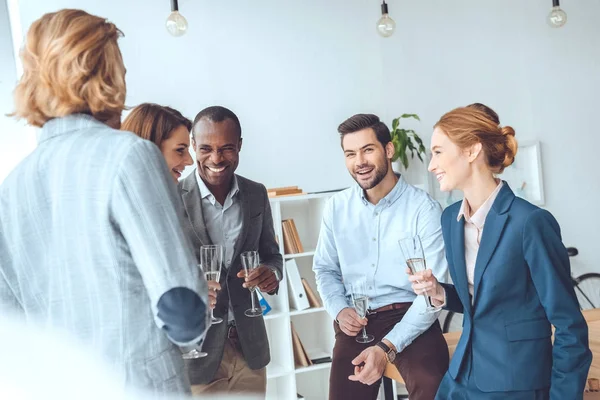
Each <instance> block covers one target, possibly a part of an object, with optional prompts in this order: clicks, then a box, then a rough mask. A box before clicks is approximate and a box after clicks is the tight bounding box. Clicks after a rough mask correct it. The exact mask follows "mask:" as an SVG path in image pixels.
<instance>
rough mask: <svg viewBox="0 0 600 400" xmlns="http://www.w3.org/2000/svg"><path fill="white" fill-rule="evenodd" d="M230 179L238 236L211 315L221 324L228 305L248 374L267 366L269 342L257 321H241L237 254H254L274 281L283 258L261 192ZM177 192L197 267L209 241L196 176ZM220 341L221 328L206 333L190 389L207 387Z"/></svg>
mask: <svg viewBox="0 0 600 400" xmlns="http://www.w3.org/2000/svg"><path fill="white" fill-rule="evenodd" d="M236 176H237V180H238V186H239V193H238V196H239V201H241V202H242V207H241V209H242V218H243V223H242V231H241V234H240V236H239V237H238V238H237V240H236V243H235V247H234V253H233V254H234V255H233V258H232V261H231V266H230V268H229V269H228V270H227V273H226V274H221V282H220V283H221V286H222V290H221V292H220V293H219V296H218V298H217V306H216V308H215V310H214V315H215V316H218V317H222V318H223V320H224V321H227V314H228V312H229V302H230V301H231V304H232V308H233V313H234V316H235V321H236V325H237V328H238V335H239V341H240V344H241V347H242V352H243V353H244V358H245V360H246V362H247V363H248V366H249V367H250V368H252V369H260V368H263V367H265V366H266V365H267V364H268V363H269V362H270V360H271V356H270V353H269V342H268V339H267V332H266V329H265V323H264V320H263V318H262V317H254V318H249V317H246V316H245V315H244V311H246V310H247V309H248V308H250V307H251V299H250V292H249V291H248V289H246V288H244V287H242V283H243V279H241V278H238V277H237V276H236V275H237V273H238V272H239V271H240V270H241V268H242V266H241V261H240V254H241V253H242V252H244V251H249V250H258V252H259V254H260V262H261V264H266V265H269V266H270V267H273V268H277V269H278V270H279V273H280V274H279V275H280V276H283V257H282V256H281V254H280V253H279V246H278V245H277V242H276V240H275V231H274V227H273V216H272V215H271V206H270V203H269V198H268V196H267V190H266V189H265V187H264V186H263V185H261V184H260V183H256V182H253V181H251V180H249V179H246V178H244V177H241V176H239V175H236ZM179 188H180V191H181V196H182V198H183V204H184V206H185V211H186V213H187V216H188V221H187V223H186V224H185V231H186V232H187V234H188V237H189V238H190V239H191V241H192V243H193V245H194V250H195V251H196V257H197V259H198V262H199V261H200V246H202V245H206V244H211V240H210V237H209V235H208V232H207V230H206V227H205V224H204V217H203V214H202V207H201V196H200V189H199V188H198V182H197V181H196V174H195V173H191V174H190V175H189V176H187V177H186V178H185V179H184V180H182V181H181V182H180V183H179ZM226 337H227V324H226V323H225V322H223V323H220V324H216V325H213V326H211V327H210V329H209V330H208V333H207V335H206V340H205V342H204V345H203V350H204V351H206V352H207V353H208V356H206V357H204V358H200V359H195V360H191V362H190V363H189V372H190V381H191V383H192V384H206V383H209V382H211V381H212V379H213V377H214V375H215V373H216V371H217V368H218V367H219V364H220V363H221V359H222V358H223V348H224V345H225V340H226Z"/></svg>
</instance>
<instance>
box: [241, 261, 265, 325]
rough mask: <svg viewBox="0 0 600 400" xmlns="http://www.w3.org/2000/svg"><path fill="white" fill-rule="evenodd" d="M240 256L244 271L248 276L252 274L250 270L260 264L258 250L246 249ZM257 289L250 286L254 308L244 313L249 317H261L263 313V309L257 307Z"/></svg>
mask: <svg viewBox="0 0 600 400" xmlns="http://www.w3.org/2000/svg"><path fill="white" fill-rule="evenodd" d="M240 257H241V258H242V267H244V272H245V274H246V276H248V275H250V272H252V271H253V270H254V269H255V268H257V267H258V266H259V264H260V262H259V257H258V252H257V251H245V252H243V253H242V254H241V256H240ZM256 289H257V288H256V286H253V287H249V288H248V290H250V299H251V300H252V308H250V309H248V310H246V311H245V312H244V314H245V315H246V316H247V317H260V316H261V315H262V309H261V308H260V307H257V305H256V300H255V298H254V297H255V292H256Z"/></svg>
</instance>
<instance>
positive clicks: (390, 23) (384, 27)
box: [377, 0, 396, 37]
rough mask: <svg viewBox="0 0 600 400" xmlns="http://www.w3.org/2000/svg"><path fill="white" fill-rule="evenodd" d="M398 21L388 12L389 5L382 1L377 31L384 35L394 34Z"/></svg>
mask: <svg viewBox="0 0 600 400" xmlns="http://www.w3.org/2000/svg"><path fill="white" fill-rule="evenodd" d="M395 29H396V22H395V21H394V20H393V19H392V18H391V17H390V16H389V14H388V5H387V3H386V2H385V0H383V2H382V3H381V18H379V21H377V33H379V35H381V36H382V37H390V36H392V35H393V34H394V30H395Z"/></svg>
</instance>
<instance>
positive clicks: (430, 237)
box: [385, 203, 448, 352]
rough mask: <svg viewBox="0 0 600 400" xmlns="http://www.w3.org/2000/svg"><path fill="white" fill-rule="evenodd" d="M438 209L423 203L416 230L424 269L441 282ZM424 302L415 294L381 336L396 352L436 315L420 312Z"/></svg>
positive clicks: (445, 266)
mask: <svg viewBox="0 0 600 400" xmlns="http://www.w3.org/2000/svg"><path fill="white" fill-rule="evenodd" d="M441 215H442V212H441V208H440V206H439V204H436V203H435V204H434V203H427V204H426V205H425V206H424V207H423V208H421V209H420V210H419V218H418V220H417V224H418V226H417V232H418V234H419V236H420V237H421V241H422V245H423V251H424V252H425V260H426V262H427V268H431V270H432V272H433V275H434V276H435V277H436V278H438V280H439V281H440V282H445V281H446V279H447V274H448V264H447V262H446V257H445V253H444V239H443V237H442V226H441ZM425 307H426V303H425V298H424V296H417V298H416V299H415V301H414V302H413V304H412V305H411V306H410V308H409V309H408V310H407V312H406V314H405V315H404V317H403V318H402V320H401V321H400V322H398V323H397V324H396V326H394V328H393V329H392V330H391V331H390V332H389V333H388V334H387V335H386V336H385V338H386V339H387V340H389V341H390V342H392V343H393V344H394V346H396V349H397V350H398V352H400V351H402V350H404V349H405V348H406V347H407V346H408V345H409V344H411V343H412V342H413V341H414V340H415V339H416V338H417V337H418V336H419V335H421V334H422V333H423V332H425V331H426V330H427V329H429V327H430V326H431V324H433V323H434V322H435V320H436V319H437V318H438V316H439V313H440V312H439V311H438V312H434V313H422V311H424V310H425Z"/></svg>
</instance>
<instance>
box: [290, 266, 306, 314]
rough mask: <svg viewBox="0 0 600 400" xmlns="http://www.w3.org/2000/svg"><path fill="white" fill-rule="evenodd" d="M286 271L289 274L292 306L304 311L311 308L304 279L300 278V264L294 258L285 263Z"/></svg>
mask: <svg viewBox="0 0 600 400" xmlns="http://www.w3.org/2000/svg"><path fill="white" fill-rule="evenodd" d="M285 269H286V272H287V278H288V285H289V289H290V290H289V292H288V295H289V298H290V306H292V308H295V309H296V310H304V309H307V308H309V307H310V304H309V303H308V298H307V296H306V291H305V290H304V285H303V284H302V278H301V277H300V271H299V270H298V264H296V260H294V259H293V258H292V259H291V260H287V261H286V262H285Z"/></svg>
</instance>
